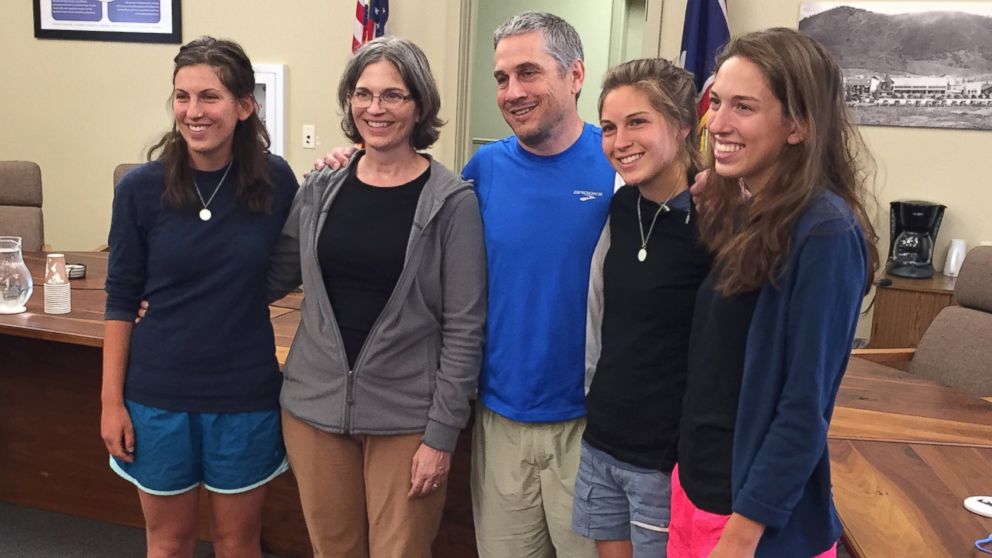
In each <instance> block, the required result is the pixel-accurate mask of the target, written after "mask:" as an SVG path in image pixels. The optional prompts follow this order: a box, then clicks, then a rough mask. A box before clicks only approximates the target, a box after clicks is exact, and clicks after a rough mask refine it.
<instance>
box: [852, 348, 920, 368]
mask: <svg viewBox="0 0 992 558" xmlns="http://www.w3.org/2000/svg"><path fill="white" fill-rule="evenodd" d="M915 353H916V349H914V348H912V347H908V348H905V349H852V350H851V356H856V357H859V358H863V359H865V360H870V361H872V362H878V363H881V364H886V363H890V362H909V361H910V360H913V354H915Z"/></svg>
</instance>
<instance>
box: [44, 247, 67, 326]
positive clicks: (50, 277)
mask: <svg viewBox="0 0 992 558" xmlns="http://www.w3.org/2000/svg"><path fill="white" fill-rule="evenodd" d="M70 296H71V292H70V287H69V275H68V274H67V273H66V270H65V256H64V255H62V254H49V255H48V260H47V261H46V262H45V313H46V314H68V313H69V312H71V311H72V303H71V302H70Z"/></svg>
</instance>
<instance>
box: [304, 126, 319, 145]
mask: <svg viewBox="0 0 992 558" xmlns="http://www.w3.org/2000/svg"><path fill="white" fill-rule="evenodd" d="M303 149H317V127H316V126H314V125H313V124H304V125H303Z"/></svg>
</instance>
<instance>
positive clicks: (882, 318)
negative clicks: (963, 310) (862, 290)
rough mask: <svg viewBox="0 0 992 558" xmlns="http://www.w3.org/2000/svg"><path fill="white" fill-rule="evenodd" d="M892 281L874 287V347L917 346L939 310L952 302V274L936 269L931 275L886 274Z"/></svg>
mask: <svg viewBox="0 0 992 558" xmlns="http://www.w3.org/2000/svg"><path fill="white" fill-rule="evenodd" d="M885 279H889V280H890V281H892V284H891V285H889V286H886V287H881V286H878V287H876V288H875V311H874V313H873V314H872V318H871V337H870V338H869V339H868V347H869V348H872V349H897V348H904V347H916V346H917V345H919V343H920V339H922V338H923V332H925V331H926V330H927V327H929V326H930V322H932V321H933V319H934V318H935V317H937V313H939V312H940V311H941V310H943V309H944V307H945V306H948V305H950V304H951V299H952V297H953V295H954V282H955V281H956V279H955V278H953V277H947V276H945V275H941V274H940V273H935V274H934V276H933V277H931V278H930V279H906V278H903V277H896V276H894V275H885Z"/></svg>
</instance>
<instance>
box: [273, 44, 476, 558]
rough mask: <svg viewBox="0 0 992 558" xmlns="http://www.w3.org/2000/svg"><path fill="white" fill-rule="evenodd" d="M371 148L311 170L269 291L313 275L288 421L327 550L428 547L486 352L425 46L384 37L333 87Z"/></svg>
mask: <svg viewBox="0 0 992 558" xmlns="http://www.w3.org/2000/svg"><path fill="white" fill-rule="evenodd" d="M338 102H339V104H340V107H341V109H342V111H343V113H344V118H343V121H342V129H343V130H344V132H345V134H346V135H347V136H348V137H349V138H350V139H351V140H353V141H355V142H359V143H362V144H363V145H364V149H361V150H359V151H358V152H356V153H355V154H354V156H352V158H351V161H350V163H349V164H348V165H347V166H345V167H343V168H341V169H339V170H331V169H329V168H326V169H324V170H322V171H320V172H317V173H313V174H311V175H310V176H309V177H308V178H307V180H306V182H304V184H303V186H302V187H301V188H300V191H299V194H298V195H297V196H296V199H295V201H294V203H293V207H292V209H291V211H290V216H289V218H288V220H287V222H286V226H285V228H284V229H283V233H282V237H281V239H280V240H279V242H278V244H277V246H276V249H275V251H274V254H273V261H272V267H271V270H270V274H269V290H270V295H271V296H273V297H279V296H282V295H284V294H285V293H286V292H288V291H289V290H291V289H293V288H295V287H296V286H298V285H299V284H300V283H301V281H302V283H303V286H304V292H305V296H304V300H303V305H302V308H301V313H302V320H301V322H300V327H299V330H298V332H297V334H296V338H295V339H294V341H293V346H292V349H291V350H290V353H289V357H288V359H287V361H286V365H285V368H284V378H283V387H282V395H281V403H282V408H283V415H282V420H283V434H284V437H285V441H286V449H287V452H288V455H289V461H290V465H291V466H292V468H293V471H294V473H295V475H296V478H297V481H298V483H299V488H300V498H301V502H302V505H303V513H304V517H305V519H306V523H307V529H308V531H309V533H310V538H311V540H312V541H313V544H314V548H315V550H316V553H317V554H318V555H321V556H371V557H380V556H381V557H385V556H405V557H417V556H424V557H427V556H430V545H431V542H432V540H433V539H434V536H435V535H436V534H437V530H438V527H439V525H440V519H441V511H442V508H443V507H444V498H445V496H444V494H445V490H444V489H445V481H446V478H447V473H448V470H449V467H450V463H451V452H452V451H453V450H454V448H455V442H456V440H457V437H458V433H459V431H460V430H461V429H462V428H463V427H464V426H465V423H466V421H467V420H468V414H469V398H470V396H471V394H472V392H473V390H474V389H475V386H476V382H477V378H478V374H479V368H480V363H481V358H482V344H483V327H484V324H485V317H486V316H485V312H486V295H485V293H486V271H485V268H486V258H485V249H484V246H483V237H482V222H481V217H480V213H479V205H478V201H477V199H476V196H475V192H474V191H473V189H472V186H471V184H469V183H467V182H465V181H463V180H462V179H461V178H459V177H458V176H457V175H456V174H454V173H452V172H451V171H450V170H448V169H447V168H445V167H444V166H442V165H441V164H439V163H438V162H437V161H433V160H432V159H431V158H430V157H429V156H427V155H424V154H421V153H418V150H422V149H425V148H427V147H429V146H430V145H431V144H433V143H434V141H435V140H437V137H438V135H439V132H438V128H439V127H440V126H441V125H442V124H443V123H442V121H441V120H440V119H438V117H437V114H438V110H439V107H440V97H439V94H438V91H437V86H436V84H435V82H434V78H433V76H432V74H431V71H430V66H429V65H428V62H427V59H426V57H425V56H424V54H423V52H422V51H421V50H420V48H418V47H417V46H416V45H414V44H413V43H411V42H409V41H405V40H402V39H397V38H380V39H376V40H374V41H372V42H370V43H368V44H366V45H365V46H363V47H362V48H361V49H359V50H358V52H357V53H356V54H355V55H354V57H352V59H351V60H350V61H349V63H348V65H347V67H346V68H345V72H344V75H343V76H342V79H341V82H340V84H339V86H338Z"/></svg>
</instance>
